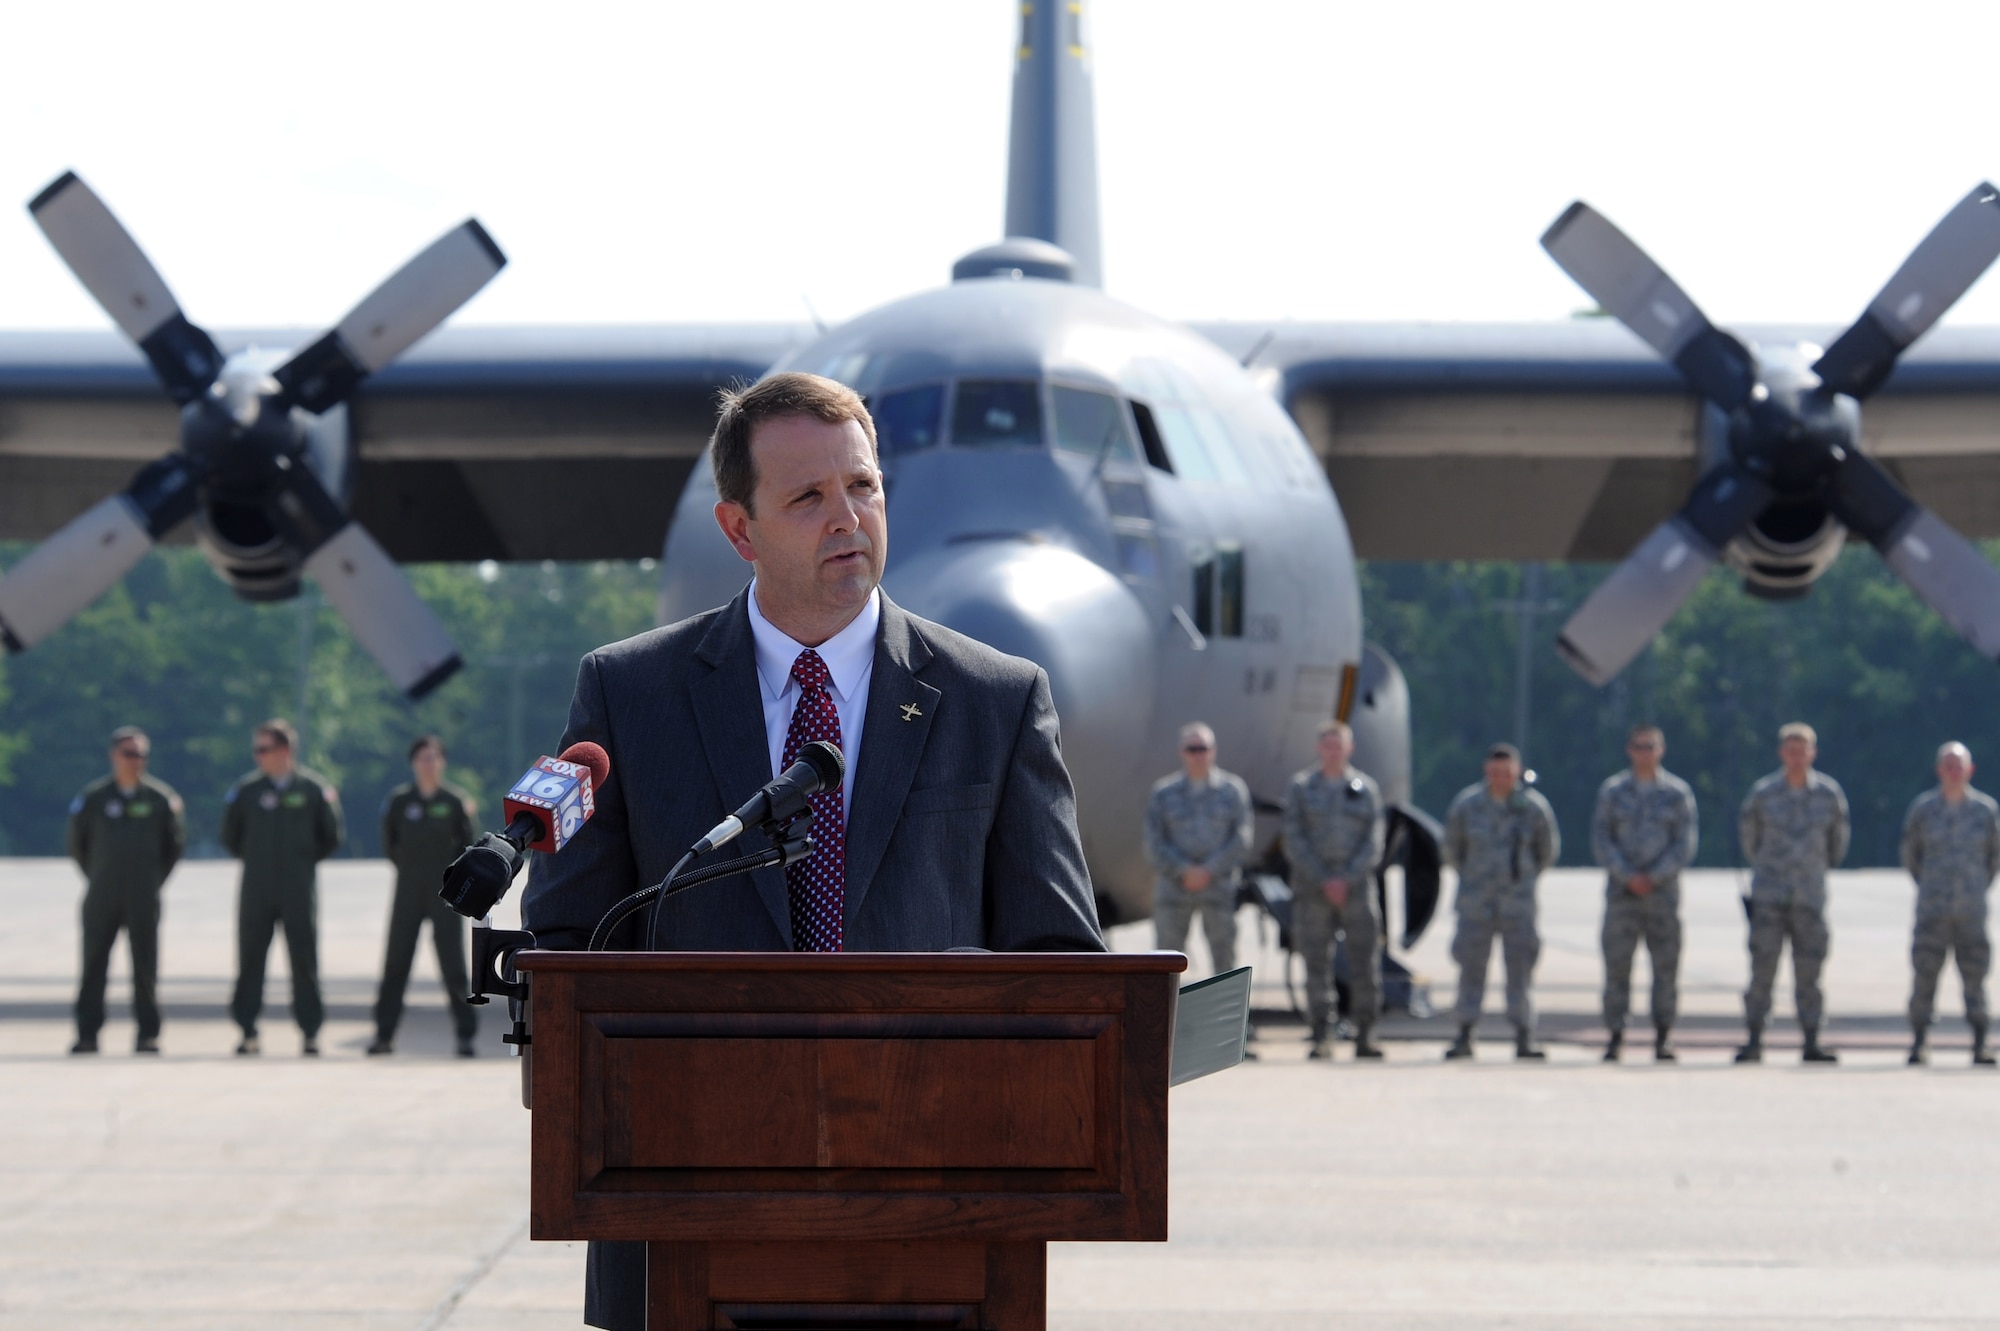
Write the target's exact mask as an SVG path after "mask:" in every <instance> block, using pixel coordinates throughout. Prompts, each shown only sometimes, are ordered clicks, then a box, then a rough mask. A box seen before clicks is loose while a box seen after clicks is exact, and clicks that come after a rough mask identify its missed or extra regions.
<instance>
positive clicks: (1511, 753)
mask: <svg viewBox="0 0 2000 1331" xmlns="http://www.w3.org/2000/svg"><path fill="white" fill-rule="evenodd" d="M1486 761H1487V762H1489V763H1490V762H1495V761H1501V762H1510V763H1518V762H1520V761H1521V751H1520V750H1519V749H1517V748H1515V747H1514V746H1513V745H1512V744H1505V743H1502V744H1495V745H1492V746H1491V747H1489V748H1488V749H1487V750H1486Z"/></svg>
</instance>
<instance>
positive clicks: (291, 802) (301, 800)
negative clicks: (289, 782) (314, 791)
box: [285, 790, 306, 809]
mask: <svg viewBox="0 0 2000 1331" xmlns="http://www.w3.org/2000/svg"><path fill="white" fill-rule="evenodd" d="M285 807H286V808H287V809H303V808H305V807H306V793H305V792H304V791H303V790H288V791H286V792H285Z"/></svg>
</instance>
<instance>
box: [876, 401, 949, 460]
mask: <svg viewBox="0 0 2000 1331" xmlns="http://www.w3.org/2000/svg"><path fill="white" fill-rule="evenodd" d="M868 413H869V415H871V416H873V417H874V418H875V441H876V444H877V445H878V446H879V447H880V448H881V451H882V456H883V457H896V456H898V455H899V454H903V453H915V452H918V451H920V450H922V449H926V448H934V447H936V446H937V443H938V440H939V439H940V438H941V437H942V436H943V434H944V385H943V384H925V385H923V386H922V387H920V388H899V389H897V390H896V391H895V392H893V393H884V394H883V395H882V396H881V398H880V400H878V401H875V402H871V403H869V404H868Z"/></svg>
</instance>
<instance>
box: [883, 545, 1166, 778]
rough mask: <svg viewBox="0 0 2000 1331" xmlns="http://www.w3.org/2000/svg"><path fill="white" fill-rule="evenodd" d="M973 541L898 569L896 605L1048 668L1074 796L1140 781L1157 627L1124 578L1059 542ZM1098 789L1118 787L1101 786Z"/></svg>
mask: <svg viewBox="0 0 2000 1331" xmlns="http://www.w3.org/2000/svg"><path fill="white" fill-rule="evenodd" d="M1000 544H1001V543H998V542H992V541H979V542H968V543H965V544H961V545H953V546H946V547H944V548H943V549H941V550H936V551H932V552H926V553H925V554H922V555H918V556H917V557H915V558H914V559H911V560H909V561H907V562H904V563H901V564H898V565H897V566H896V567H894V568H892V569H891V570H890V572H889V574H888V576H887V577H886V578H884V580H883V585H884V587H885V588H886V589H887V590H888V593H889V595H890V596H891V597H893V598H894V599H895V601H896V603H897V604H898V605H901V606H903V607H904V608H905V609H907V610H909V611H911V612H912V613H914V614H917V615H921V616H922V617H924V618H925V619H929V620H933V621H935V622H937V623H939V624H943V625H944V626H945V627H947V628H950V629H955V630H957V631H958V632H960V633H963V634H965V635H966V636H967V637H970V638H976V639H978V640H979V641H981V642H983V643H985V644H987V645H988V646H990V647H995V648H998V649H999V650H1000V651H1003V652H1007V653H1009V654H1010V655H1014V656H1024V657H1026V658H1027V659H1028V660H1030V661H1033V662H1034V663H1035V664H1036V665H1038V666H1040V667H1041V668H1042V669H1043V670H1046V671H1047V672H1048V675H1049V685H1050V688H1051V689H1052V691H1053V692H1054V694H1055V702H1056V711H1057V713H1058V715H1059V716H1060V717H1061V719H1062V735H1063V759H1064V761H1065V762H1066V763H1067V764H1068V766H1069V769H1070V775H1071V777H1072V778H1073V779H1074V780H1075V782H1076V785H1077V789H1078V790H1079V791H1080V792H1082V791H1089V790H1092V789H1093V788H1095V789H1099V790H1106V789H1117V788H1118V787H1119V786H1120V785H1122V784H1126V783H1129V782H1130V781H1132V780H1134V779H1136V778H1135V777H1134V776H1133V771H1134V764H1135V762H1136V761H1137V760H1138V758H1139V757H1140V755H1141V754H1143V753H1144V750H1145V739H1146V729H1147V725H1148V722H1149V721H1150V719H1151V717H1152V712H1153V689H1154V664H1153V662H1154V656H1155V653H1154V651H1153V644H1152V629H1151V626H1150V624H1149V623H1148V621H1147V618H1146V612H1145V608H1144V607H1143V606H1142V605H1141V604H1140V602H1139V600H1138V598H1137V597H1135V596H1134V595H1133V594H1132V592H1131V590H1130V589H1129V588H1127V587H1126V586H1125V585H1124V583H1122V582H1120V581H1119V580H1118V579H1117V578H1116V577H1114V576H1112V575H1111V574H1110V573H1107V572H1106V571H1105V570H1104V569H1102V568H1100V567H1098V566H1097V565H1096V564H1093V563H1091V562H1090V561H1089V560H1088V559H1085V558H1083V557H1082V556H1081V555H1078V554H1076V553H1075V552H1074V551H1070V550H1065V549H1062V548H1060V547H1058V546H1050V545H1033V544H1029V543H1027V542H1025V541H1023V542H1007V543H1005V548H1004V549H999V548H996V546H997V545H1000ZM1099 782H1109V783H1113V784H1111V785H1108V786H1106V785H1098V784H1097V783H1099Z"/></svg>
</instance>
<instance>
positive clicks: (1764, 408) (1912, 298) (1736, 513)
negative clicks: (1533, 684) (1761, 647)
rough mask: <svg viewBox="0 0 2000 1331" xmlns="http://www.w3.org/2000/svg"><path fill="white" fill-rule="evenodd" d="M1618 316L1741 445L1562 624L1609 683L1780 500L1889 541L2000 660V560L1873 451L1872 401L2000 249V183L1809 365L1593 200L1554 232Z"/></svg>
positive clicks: (1916, 255)
mask: <svg viewBox="0 0 2000 1331" xmlns="http://www.w3.org/2000/svg"><path fill="white" fill-rule="evenodd" d="M1542 248H1543V249H1545V250H1547V251H1548V253H1549V257H1551V258H1553V259H1554V260H1555V261H1556V263H1557V264H1558V265H1559V266H1560V267H1561V268H1562V270H1563V271H1564V272H1566V273H1568V274H1569V275H1570V277H1571V278H1572V279H1574V280H1575V282H1576V283H1577V285H1578V286H1580V287H1582V288H1583V289H1584V290H1585V291H1586V292H1588V293H1589V294H1590V295H1591V297H1592V298H1593V299H1595V300H1596V301H1597V303H1598V304H1599V306H1601V307H1602V308H1603V309H1604V311H1605V312H1606V313H1607V314H1610V315H1612V316H1613V317H1614V318H1616V319H1617V320H1618V321H1619V322H1620V323H1622V324H1624V325H1625V326H1626V327H1627V328H1628V329H1630V330H1631V331H1632V332H1633V333H1635V334H1637V335H1638V337H1639V338H1640V339H1641V340H1642V341H1644V342H1645V343H1646V344H1647V345H1648V346H1650V347H1652V348H1653V349H1654V350H1655V351H1657V352H1659V353H1660V355H1661V356H1663V357H1665V358H1666V359H1667V360H1669V361H1671V362H1672V363H1673V364H1674V366H1675V367H1676V368H1677V369H1679V370H1680V372H1681V375H1682V377H1684V378H1685V379H1686V380H1687V381H1688V383H1689V384H1690V385H1691V386H1692V387H1693V388H1694V389H1695V391H1696V392H1698V393H1700V394H1701V395H1702V397H1704V398H1705V399H1707V400H1708V401H1709V402H1711V403H1713V404H1714V405H1715V406H1716V407H1718V408H1719V409H1720V410H1721V411H1722V412H1723V413H1724V414H1725V415H1726V416H1727V418H1728V422H1729V425H1728V436H1727V444H1728V448H1727V453H1726V456H1724V457H1723V458H1722V459H1721V460H1720V461H1718V462H1717V463H1716V464H1715V465H1714V466H1712V467H1711V468H1709V470H1708V471H1706V472H1705V473H1704V474H1703V475H1702V477H1701V478H1700V479H1699V480H1698V481H1697V482H1696V483H1695V487H1694V489H1693V491H1692V492H1691V493H1690V494H1689V496H1688V498H1687V500H1686V502H1685V503H1683V504H1682V505H1681V508H1680V511H1679V512H1677V513H1675V514H1674V515H1673V516H1672V517H1670V518H1668V519H1667V520H1666V521H1665V522H1663V523H1661V524H1660V525H1659V526H1657V527H1655V528H1654V529H1653V530H1652V532H1651V533H1649V534H1648V535H1647V536H1646V538H1645V539H1644V540H1642V541H1641V542H1640V543H1639V545H1638V547H1637V548H1636V549H1635V550H1633V552H1632V553H1631V554H1630V555H1628V556H1627V557H1626V559H1625V562H1624V563H1622V564H1620V565H1619V566H1618V568H1617V569H1616V570H1614V571H1613V573H1612V574H1611V576H1610V577H1609V578H1607V579H1606V580H1605V581H1604V582H1603V584H1601V585H1600V586H1599V587H1598V588H1597V590H1596V591H1595V592H1593V593H1591V595H1590V598H1589V599H1588V600H1586V601H1585V602H1584V603H1583V605H1582V606H1581V607H1580V608H1579V609H1578V610H1577V612H1576V614H1575V615H1573V616H1571V618H1570V620H1569V622H1568V623H1567V624H1566V625H1564V626H1563V631H1562V635H1561V637H1560V638H1558V640H1557V642H1556V650H1557V651H1558V652H1559V653H1560V654H1561V655H1562V656H1563V658H1564V659H1565V660H1567V661H1568V662H1569V663H1570V665H1571V666H1572V667H1574V668H1575V669H1576V671H1577V673H1578V674H1580V675H1582V676H1583V677H1584V678H1585V679H1588V680H1589V681H1590V682H1591V683H1593V684H1605V683H1608V682H1609V681H1610V680H1611V679H1613V678H1614V677H1616V676H1617V674H1618V673H1619V672H1620V671H1621V670H1623V669H1624V668H1625V667H1626V666H1627V665H1629V664H1630V663H1631V661H1632V659H1633V658H1634V657H1636V656H1637V655H1638V654H1639V653H1640V652H1641V651H1643V650H1644V649H1645V646H1646V644H1647V643H1648V642H1650V641H1652V639H1653V636H1654V635H1655V634H1657V633H1658V632H1659V631H1660V629H1661V628H1662V627H1664V626H1665V624H1666V622H1667V621H1668V620H1669V619H1671V618H1672V617H1673V614H1674V611H1676V610H1677V609H1679V608H1680V606H1681V604H1682V603H1683V602H1684V601H1686V600H1687V598H1688V597H1689V596H1690V595H1691V594H1693V592H1694V589H1695V587H1696V585H1697V584H1698V583H1700V581H1701V578H1702V575H1703V574H1704V573H1706V572H1707V571H1708V569H1709V568H1710V567H1711V566H1713V565H1714V564H1715V562H1716V561H1717V560H1719V559H1721V558H1722V557H1723V553H1724V551H1725V550H1726V549H1727V548H1728V547H1729V546H1730V544H1731V543H1732V542H1734V541H1736V540H1737V539H1738V538H1740V537H1742V536H1743V535H1744V534H1745V533H1746V532H1748V531H1749V530H1750V529H1751V527H1752V526H1753V525H1754V524H1755V523H1756V522H1757V520H1758V519H1759V518H1760V517H1762V516H1764V515H1765V514H1766V513H1767V512H1769V511H1770V510H1772V509H1773V508H1774V507H1775V506H1780V505H1794V506H1796V505H1807V506H1812V505H1817V506H1818V507H1819V508H1820V509H1821V510H1822V511H1823V512H1824V513H1830V514H1831V515H1832V516H1833V517H1834V518H1835V519H1836V520H1837V521H1838V522H1839V523H1840V524H1841V525H1842V526H1844V527H1846V528H1847V529H1848V530H1849V531H1852V532H1854V533H1855V534H1856V535H1859V536H1861V537H1863V538H1864V539H1866V540H1867V541H1868V542H1869V543H1871V544H1872V545H1874V547H1875V548H1876V550H1877V551H1878V552H1880V553H1881V555H1882V557H1883V559H1884V561H1885V562H1886V563H1887V564H1888V565H1889V567H1890V568H1891V569H1892V570H1893V571H1894V572H1895V573H1896V575H1897V576H1898V577H1900V578H1902V579H1903V581H1904V582H1906V583H1908V584H1909V586H1910V588H1911V589H1912V590H1913V591H1915V592H1916V594H1917V595H1918V597H1919V598H1920V599H1922V600H1923V602H1924V603H1925V604H1926V605H1928V606H1930V607H1931V609H1933V610H1935V611H1936V612H1937V613H1938V614H1939V615H1940V616H1942V617H1943V618H1944V620H1945V621H1946V622H1947V623H1949V624H1950V625H1951V626H1952V628H1953V629H1955V630H1956V631H1957V632H1958V633H1960V634H1961V635H1963V636H1964V637H1965V638H1966V639H1967V640H1968V641H1970V642H1971V643H1972V644H1973V646H1975V647H1977V648H1978V649H1979V650H1980V651H1981V652H1984V653H1985V654H1986V655H1987V656H1990V657H1994V658H1995V659H2000V569H1995V568H1994V567H1993V566H1992V564H1990V563H1988V562H1987V560H1986V559H1985V557H1984V556H1982V555H1981V554H1980V553H1979V550H1978V549H1977V547H1975V546H1974V545H1973V544H1972V543H1971V542H1970V541H1968V540H1966V539H1965V537H1964V536H1962V535H1960V534H1959V533H1958V532H1956V531H1954V530H1953V529H1952V528H1951V527H1950V526H1949V525H1948V524H1946V523H1945V522H1944V520H1943V519H1941V518H1939V517H1938V516H1937V515H1936V514H1935V513H1932V512H1931V511H1930V510H1929V509H1926V508H1924V507H1923V506H1922V505H1921V504H1919V503H1917V501H1916V500H1915V499H1913V498H1911V497H1910V495H1909V494H1908V493H1907V492H1906V491H1904V489H1903V488H1902V486H1901V485H1899V484H1898V483H1897V482H1896V479H1895V478H1894V477H1893V476H1891V475H1890V474H1889V473H1888V471H1887V470H1886V469H1884V468H1883V467H1882V465H1881V464H1880V463H1878V462H1876V461H1875V460H1874V459H1873V458H1871V457H1869V456H1868V455H1867V454H1865V453H1864V452H1862V451H1861V410H1860V403H1861V402H1862V401H1864V400H1865V399H1866V398H1867V397H1869V396H1870V395H1871V394H1873V393H1874V392H1875V391H1876V390H1877V389H1879V388H1880V387H1881V386H1882V385H1883V383H1884V382H1886V381H1887V380H1888V377H1889V375H1890V373H1891V371H1893V370H1894V369H1895V366H1896V358H1897V357H1898V356H1900V355H1901V354H1902V353H1903V351H1905V350H1906V349H1907V348H1908V347H1909V346H1910V345H1911V344H1912V343H1914V342H1915V341H1916V340H1917V339H1918V338H1919V337H1922V336H1923V335H1924V333H1926V332H1927V331H1929V329H1930V327H1931V326H1932V325H1933V324H1935V323H1936V322H1937V321H1938V319H1939V318H1941V317H1942V316H1943V315H1944V312H1945V311H1946V310H1948V309H1950V308H1951V307H1952V305H1954V304H1955V303H1956V302H1957V301H1958V298H1959V297H1960V296H1963V295H1964V294H1965V292H1966V291H1967V290H1968V289H1969V288H1970V287H1971V286H1972V284H1973V283H1974V282H1976V281H1978V280H1979V277H1980V276H1981V275H1982V274H1983V273H1984V272H1985V271H1986V269H1987V268H1988V267H1989V266H1990V265H1991V264H1992V263H1993V262H1994V260H1995V259H1996V258H2000V191H1996V190H1995V189H1994V187H1993V186H1992V185H1989V184H1981V185H1980V186H1979V187H1978V188H1977V189H1974V190H1973V191H1972V192H1971V193H1970V194H1968V195H1966V196H1965V198H1963V199H1962V200H1960V201H1959V203H1958V205H1957V206H1956V207H1954V208H1953V209H1952V210H1951V211H1950V212H1949V213H1947V214H1946V215H1945V217H1944V220H1943V221H1941V222H1939V223H1938V224H1937V226H1936V227H1934V228H1932V230H1931V232H1930V234H1929V235H1928V236H1926V237H1925V238H1924V239H1923V241H1922V243H1920V244H1919V245H1918V246H1917V248H1916V249H1915V250H1914V251H1913V252H1912V253H1911V254H1910V257H1909V258H1908V259H1906V260H1905V261H1904V262H1903V265H1902V267H1900V268H1898V269H1897V270H1896V272H1895V275H1894V276H1892V277H1891V278H1890V279H1889V282H1888V284H1887V285H1886V286H1884V287H1883V288H1882V290H1881V292H1880V293H1879V294H1877V295H1876V297H1875V299H1874V300H1873V301H1871V302H1870V303H1869V306H1868V308H1867V309H1866V310H1865V311H1864V312H1863V313H1862V315H1861V317H1860V318H1859V319H1857V320H1855V322H1854V324H1853V326H1852V327H1850V328H1848V330H1847V331H1846V332H1844V333H1842V334H1841V335H1840V337H1839V338H1837V339H1836V340H1835V341H1834V343H1833V345H1832V346H1830V347H1828V348H1827V349H1826V351H1825V352H1824V353H1823V354H1822V355H1821V356H1820V357H1819V358H1818V359H1817V361H1815V362H1814V364H1813V365H1812V367H1811V369H1810V370H1805V369H1803V368H1800V367H1791V366H1787V365H1785V364H1783V363H1781V362H1779V361H1776V360H1769V361H1766V360H1760V358H1759V357H1758V356H1756V355H1755V354H1754V353H1753V352H1752V351H1751V350H1750V349H1749V348H1748V347H1746V346H1745V345H1744V344H1743V343H1742V342H1741V341H1739V340H1738V339H1737V338H1735V337H1733V336H1731V335H1730V334H1729V333H1727V332H1725V331H1723V330H1721V329H1719V328H1717V327H1716V326H1715V325H1714V324H1712V323H1710V322H1709V321H1708V318H1707V316H1705V315H1704V314H1702V312H1701V310H1700V309H1699V308H1698V307H1697V306H1696V305H1695V303H1694V302H1693V301H1692V300H1690V299H1689V298H1688V296H1687V293H1685V292H1684V291H1682V290H1681V288H1680V287H1679V286H1678V285H1676V284H1675V282H1674V280H1673V279H1672V278H1671V277H1669V276H1667V274H1666V272H1665V271H1664V270H1663V269H1661V268H1660V266H1659V265H1658V264H1656V263H1654V262H1653V260H1652V259H1651V258H1649V257H1648V256H1647V255H1646V253H1645V252H1644V251H1643V250H1641V249H1640V248H1639V247H1638V246H1637V245H1635V244H1633V243H1632V241H1631V239H1630V238H1629V237H1627V236H1626V235H1625V233H1624V232H1622V231H1620V230H1619V229H1618V228H1617V227H1616V226H1614V225H1612V223H1611V222H1610V221H1608V220H1607V219H1606V218H1605V217H1603V216H1602V215H1601V214H1599V213H1598V212H1596V211H1595V210H1594V209H1592V208H1591V207H1590V206H1589V205H1588V204H1585V203H1582V202H1580V201H1579V202H1577V203H1573V204H1571V205H1570V206H1569V208H1568V209H1567V210H1566V211H1565V212H1564V213H1563V215H1562V216H1561V217H1559V218H1557V219H1556V221H1555V224H1554V225H1552V226H1551V227H1550V228H1549V229H1548V231H1547V232H1546V233H1545V234H1544V235H1543V236H1542Z"/></svg>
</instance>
